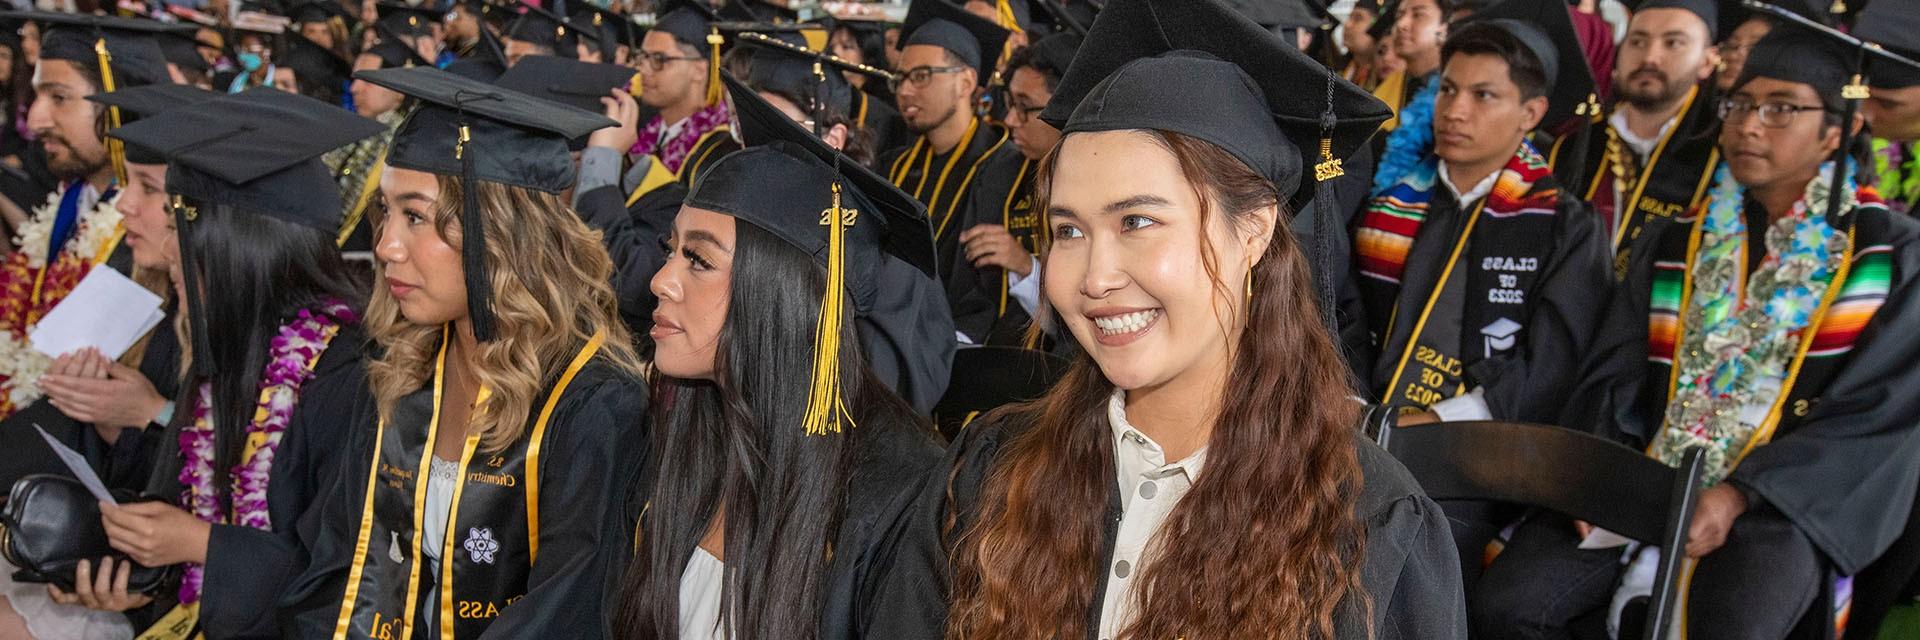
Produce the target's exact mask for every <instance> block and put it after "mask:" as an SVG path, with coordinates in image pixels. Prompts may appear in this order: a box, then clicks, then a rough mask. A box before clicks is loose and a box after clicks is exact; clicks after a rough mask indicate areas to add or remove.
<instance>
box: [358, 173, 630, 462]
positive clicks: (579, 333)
mask: <svg viewBox="0 0 1920 640" xmlns="http://www.w3.org/2000/svg"><path fill="white" fill-rule="evenodd" d="M438 178H439V183H440V195H439V198H438V204H437V205H436V206H435V211H434V226H435V228H436V230H437V231H438V233H439V234H440V237H441V238H443V239H445V240H446V241H447V244H449V245H451V246H453V247H454V248H455V249H459V248H460V237H461V236H460V232H459V226H460V206H461V191H460V190H461V189H462V188H463V187H464V186H467V185H463V184H461V182H460V180H459V179H458V178H454V177H450V176H438ZM472 186H473V187H474V188H475V189H477V190H478V193H477V194H476V195H478V196H479V198H478V201H479V206H480V209H481V218H483V219H484V220H485V221H486V225H487V234H486V235H487V268H488V273H489V274H490V275H491V279H492V283H493V314H494V327H495V330H494V333H495V335H494V338H493V340H490V341H487V342H482V343H480V344H479V345H478V348H477V349H475V351H474V353H472V354H469V357H471V358H472V359H473V362H474V364H475V366H474V368H473V376H474V378H475V380H477V381H478V382H479V383H480V384H481V385H482V386H484V387H486V388H487V389H488V390H489V391H490V392H491V393H492V394H493V395H492V396H491V397H490V398H489V399H488V400H487V402H486V403H485V404H483V405H481V406H479V407H477V408H476V409H475V411H474V415H473V418H472V420H471V422H470V423H469V424H470V425H471V426H470V427H469V429H470V433H474V434H478V435H479V436H480V439H481V448H482V449H485V450H486V451H490V452H491V451H499V450H501V449H504V448H506V446H507V445H508V444H510V443H512V442H513V441H514V440H517V439H519V438H520V436H521V435H522V433H523V432H524V431H526V428H527V417H528V416H529V415H531V413H532V411H533V408H534V406H535V403H539V402H544V401H545V400H546V393H547V390H548V389H547V387H548V385H550V384H552V383H553V381H554V380H553V379H554V378H556V377H558V376H559V374H560V372H561V370H563V369H565V368H566V366H567V363H568V362H569V361H570V360H572V359H573V357H574V354H575V353H577V352H578V351H579V349H580V347H582V346H583V345H585V344H586V343H587V341H588V340H590V339H591V338H592V337H593V334H594V333H595V332H602V333H604V334H605V335H606V342H605V345H604V346H602V347H601V348H600V353H599V355H597V356H595V358H596V359H598V360H601V361H603V362H606V363H608V364H611V365H613V366H614V367H615V368H618V369H621V370H623V371H625V372H628V373H631V374H633V375H636V376H637V375H640V373H641V371H642V370H643V366H642V363H641V360H640V357H639V356H638V355H636V354H635V353H634V348H633V336H632V334H631V332H629V331H628V330H627V326H626V324H624V323H622V322H621V321H620V315H619V309H618V304H619V302H618V299H617V298H616V297H615V295H614V292H613V284H612V282H611V278H612V277H613V260H612V259H611V258H608V257H607V250H606V248H605V247H603V246H601V244H600V232H598V231H594V230H592V229H589V228H587V225H586V224H585V223H582V222H581V221H580V216H579V214H576V213H574V212H573V210H572V209H570V208H568V207H567V205H566V204H565V203H564V202H562V201H561V199H560V197H559V196H557V195H554V194H550V193H543V192H539V191H533V190H530V189H522V188H519V187H509V186H505V185H500V184H494V183H491V182H475V183H474V184H473V185H472ZM376 209H377V208H376ZM372 213H373V214H374V216H375V218H374V220H373V228H374V239H373V242H374V246H379V243H380V228H381V222H382V221H383V219H384V218H385V215H386V214H385V212H383V211H377V210H376V211H374V212H372ZM385 277H386V267H385V266H384V265H381V264H380V263H379V261H375V262H374V277H373V279H374V282H380V281H381V280H382V279H384V278H385ZM366 326H367V328H368V330H369V333H371V334H372V336H373V339H374V340H375V341H376V342H378V343H379V345H380V347H381V349H382V350H383V353H382V354H381V355H380V357H379V358H378V359H376V360H374V361H372V362H371V363H370V364H369V365H368V366H367V377H368V378H369V380H370V381H371V382H372V386H373V396H374V400H375V401H376V403H377V405H378V406H379V409H380V419H382V420H385V419H387V418H388V417H390V416H391V415H392V412H393V406H394V404H395V403H396V402H397V401H399V399H400V398H401V397H402V396H405V395H407V394H409V393H413V392H415V391H418V390H419V389H420V388H421V387H422V386H424V385H426V384H428V382H429V381H430V380H432V378H433V373H434V362H435V360H436V359H437V356H438V354H439V348H440V340H441V333H442V330H441V327H440V325H422V324H414V323H412V322H409V321H407V319H406V317H405V316H402V315H401V314H400V304H399V303H398V302H397V301H395V300H394V298H393V294H392V293H390V292H388V291H387V288H386V287H375V288H374V292H373V299H372V301H371V302H369V303H368V304H367V322H366Z"/></svg>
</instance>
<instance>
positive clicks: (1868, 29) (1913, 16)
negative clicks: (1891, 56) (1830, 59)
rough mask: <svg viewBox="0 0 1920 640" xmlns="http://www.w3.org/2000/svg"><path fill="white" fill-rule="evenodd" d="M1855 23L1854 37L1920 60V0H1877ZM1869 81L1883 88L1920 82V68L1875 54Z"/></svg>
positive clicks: (1871, 61) (1870, 61)
mask: <svg viewBox="0 0 1920 640" xmlns="http://www.w3.org/2000/svg"><path fill="white" fill-rule="evenodd" d="M1853 24H1854V26H1853V35H1854V37H1857V38H1860V39H1861V40H1865V41H1868V42H1872V43H1874V44H1877V45H1880V46H1881V47H1882V48H1884V49H1886V50H1888V51H1891V52H1893V53H1897V54H1900V55H1902V56H1906V57H1908V58H1913V59H1917V60H1920V2H1914V1H1913V0H1875V1H1874V2H1873V3H1872V4H1869V5H1867V6H1866V8H1864V9H1861V10H1860V14H1859V16H1858V17H1856V18H1855V19H1854V23H1853ZM1867 84H1868V85H1869V86H1872V87H1875V88H1882V89H1899V88H1905V87H1912V86H1916V85H1920V69H1914V68H1912V67H1909V66H1907V65H1904V64H1900V63H1897V62H1893V61H1890V60H1886V59H1884V58H1881V57H1878V56H1875V57H1873V58H1870V59H1868V60H1867Z"/></svg>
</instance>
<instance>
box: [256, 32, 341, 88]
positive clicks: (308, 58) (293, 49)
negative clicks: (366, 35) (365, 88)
mask: <svg viewBox="0 0 1920 640" xmlns="http://www.w3.org/2000/svg"><path fill="white" fill-rule="evenodd" d="M285 42H286V45H285V46H282V47H280V48H279V49H277V50H275V51H274V62H273V63H274V64H276V65H279V66H282V67H286V68H289V69H292V70H293V72H294V73H295V74H298V75H299V76H300V78H301V79H303V80H306V81H308V82H313V83H319V84H332V85H338V84H340V83H341V82H342V81H344V80H346V78H347V75H348V74H351V73H353V63H352V62H349V61H347V59H345V58H342V57H340V55H339V54H336V53H334V52H333V50H332V49H328V48H326V47H322V46H320V45H319V44H317V43H315V42H314V41H312V40H308V39H306V38H305V37H304V36H301V35H300V34H298V33H289V34H287V36H286V38H285Z"/></svg>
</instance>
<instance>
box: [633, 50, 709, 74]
mask: <svg viewBox="0 0 1920 640" xmlns="http://www.w3.org/2000/svg"><path fill="white" fill-rule="evenodd" d="M676 60H689V61H690V60H706V58H702V57H700V56H670V55H667V54H664V53H656V52H641V53H640V61H641V62H644V63H646V65H647V68H648V69H652V70H654V71H659V70H661V69H664V68H666V66H667V63H669V62H674V61H676Z"/></svg>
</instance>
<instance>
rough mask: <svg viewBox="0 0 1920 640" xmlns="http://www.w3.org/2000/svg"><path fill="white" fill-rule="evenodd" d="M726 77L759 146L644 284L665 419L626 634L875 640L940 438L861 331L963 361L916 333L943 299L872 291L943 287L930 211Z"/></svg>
mask: <svg viewBox="0 0 1920 640" xmlns="http://www.w3.org/2000/svg"><path fill="white" fill-rule="evenodd" d="M728 82H729V88H730V92H731V93H732V96H733V107H734V109H736V112H737V113H739V114H740V119H741V129H742V133H743V134H745V137H746V142H747V144H748V146H747V148H746V149H745V150H742V151H739V152H735V153H733V154H732V155H729V156H727V157H726V158H723V159H721V160H720V161H718V162H716V163H714V165H713V166H712V167H711V168H710V169H708V171H707V174H706V175H705V176H702V177H701V179H700V181H699V182H697V183H695V184H694V186H693V190H692V192H691V193H689V194H688V196H687V200H686V204H685V206H684V207H682V208H681V210H680V213H679V215H678V216H677V217H675V219H674V224H673V228H672V236H671V240H670V245H669V246H670V247H671V248H672V249H673V253H672V257H671V258H670V259H669V260H668V262H667V264H666V266H665V267H664V268H662V269H661V270H660V272H659V274H658V275H656V276H654V279H653V289H654V292H655V293H656V294H658V295H659V297H660V306H659V308H658V310H657V311H655V312H654V316H653V317H654V322H655V324H654V328H653V331H652V337H653V340H654V348H655V351H654V366H656V367H658V370H659V372H660V373H661V374H662V376H663V382H662V385H661V387H660V389H661V393H662V394H664V395H663V397H662V399H661V402H660V404H661V406H663V407H666V408H665V409H664V410H663V412H662V414H661V415H660V417H659V419H658V420H657V421H656V422H655V425H656V426H655V427H654V428H653V430H652V435H653V437H652V442H653V444H652V446H651V447H649V450H650V451H653V452H657V453H656V454H655V455H653V456H652V457H651V458H650V459H649V460H648V465H647V466H648V471H647V472H646V473H645V475H644V480H643V484H639V485H636V489H637V490H636V492H635V494H634V497H633V498H632V499H631V500H630V501H629V509H630V511H632V512H634V513H635V514H636V517H637V519H638V525H637V527H636V528H635V529H634V536H635V545H634V559H633V563H632V566H631V567H630V568H629V569H628V571H627V576H626V579H625V581H624V585H623V587H622V589H621V593H620V594H619V595H618V596H617V597H618V598H619V600H620V602H621V604H620V607H619V609H618V611H617V613H616V615H615V616H614V618H613V620H612V622H613V625H614V635H615V636H616V637H621V638H635V639H640V638H683V639H695V638H699V639H706V638H726V637H740V638H822V639H825V638H856V637H864V636H866V633H865V632H864V629H865V627H866V625H867V622H868V620H867V618H868V616H871V615H874V613H875V610H874V608H873V606H872V603H871V598H872V594H873V589H874V588H875V587H874V585H873V584H872V583H871V573H870V572H871V570H872V569H873V567H874V566H875V563H876V558H877V557H878V554H879V553H881V552H882V551H883V548H882V541H883V540H884V539H885V535H884V534H885V533H886V531H887V530H888V528H889V527H891V526H892V525H893V523H894V521H895V520H897V519H898V518H899V516H900V514H901V513H903V512H904V511H905V509H906V508H907V505H908V503H909V502H910V501H911V499H912V497H913V495H914V494H915V491H916V489H918V487H919V485H920V482H921V480H922V479H923V478H925V477H926V475H927V471H928V470H930V469H933V468H934V467H935V466H936V465H938V463H939V460H940V454H941V443H940V441H939V437H938V436H937V435H935V433H934V430H933V427H932V425H931V424H930V423H928V422H927V421H926V420H925V419H924V418H922V417H920V416H917V415H915V412H914V410H913V407H911V406H910V405H908V404H907V402H906V401H905V400H903V399H902V398H901V397H900V396H899V395H896V394H895V393H893V392H892V391H891V390H889V389H888V388H887V386H886V384H885V383H884V382H883V381H882V379H881V378H880V377H879V376H877V375H876V374H875V372H874V369H875V367H874V366H873V365H872V364H869V362H868V355H867V349H866V347H865V342H864V341H863V340H862V339H861V338H860V335H861V334H862V333H865V332H866V330H867V328H869V327H877V328H878V330H880V331H882V332H887V333H889V334H890V335H894V336H898V337H897V338H896V339H895V340H894V341H893V342H892V343H890V344H891V347H892V348H894V349H897V350H899V351H900V352H903V353H907V354H932V353H942V352H950V347H948V345H950V344H951V342H952V334H951V333H950V332H946V333H941V332H926V331H921V330H920V329H919V327H917V326H914V325H917V324H920V317H921V316H922V315H923V314H924V313H925V312H924V311H920V310H917V309H915V308H914V306H915V305H917V306H924V307H930V308H932V309H933V310H935V311H940V312H943V311H944V310H945V309H944V307H945V301H944V300H943V299H941V298H940V297H939V296H937V295H932V296H925V297H922V298H920V299H919V300H918V301H915V302H914V303H912V304H910V305H907V306H902V305H896V304H889V303H887V296H886V294H885V293H884V292H882V291H880V289H881V288H882V287H883V286H890V285H891V284H892V283H890V282H888V280H887V279H885V278H881V277H874V276H875V274H882V273H891V272H892V270H891V269H890V268H889V266H888V265H901V266H906V267H908V268H909V270H910V271H911V273H912V277H915V278H918V279H919V280H921V281H922V282H923V283H924V285H923V289H924V290H926V291H929V292H933V291H937V287H936V285H935V284H934V283H935V282H936V280H935V276H934V273H935V270H934V263H933V241H932V234H931V233H929V232H928V231H927V226H926V217H925V214H924V209H923V208H922V207H921V206H920V204H919V203H918V202H916V201H914V200H913V199H912V198H911V197H909V196H907V195H906V194H905V193H902V192H901V191H900V190H899V189H897V188H894V187H893V185H891V184H889V183H888V182H887V181H886V180H885V179H883V178H881V177H880V176H879V175H876V174H874V173H873V172H871V171H870V170H868V169H867V168H866V167H865V166H863V165H861V164H859V163H856V162H854V161H853V160H852V159H850V158H847V157H845V156H843V155H840V154H839V153H838V152H835V151H834V150H833V149H832V148H831V147H829V146H827V145H826V144H825V143H824V142H822V141H820V140H819V139H818V138H815V137H814V135H813V134H812V133H811V132H808V131H807V130H806V129H804V128H802V127H801V126H800V125H799V124H797V123H795V122H793V121H791V120H789V119H788V118H787V116H786V115H784V114H782V113H781V112H780V111H779V110H777V109H776V108H775V107H774V106H773V105H771V104H769V103H768V102H767V101H766V100H764V99H762V98H761V97H759V95H758V94H756V93H754V92H752V91H751V90H750V89H747V88H746V87H745V86H744V85H740V84H737V83H733V82H731V79H730V78H729V79H728ZM822 216H827V217H826V218H824V219H826V220H829V221H831V222H833V223H834V224H830V225H821V224H820V221H821V220H822V219H823V217H822ZM878 355H883V356H884V351H883V352H881V353H880V354H878ZM933 364H935V365H939V364H941V363H933ZM927 373H938V374H940V375H941V376H943V377H944V375H945V374H946V371H945V370H938V371H933V370H929V371H927Z"/></svg>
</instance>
